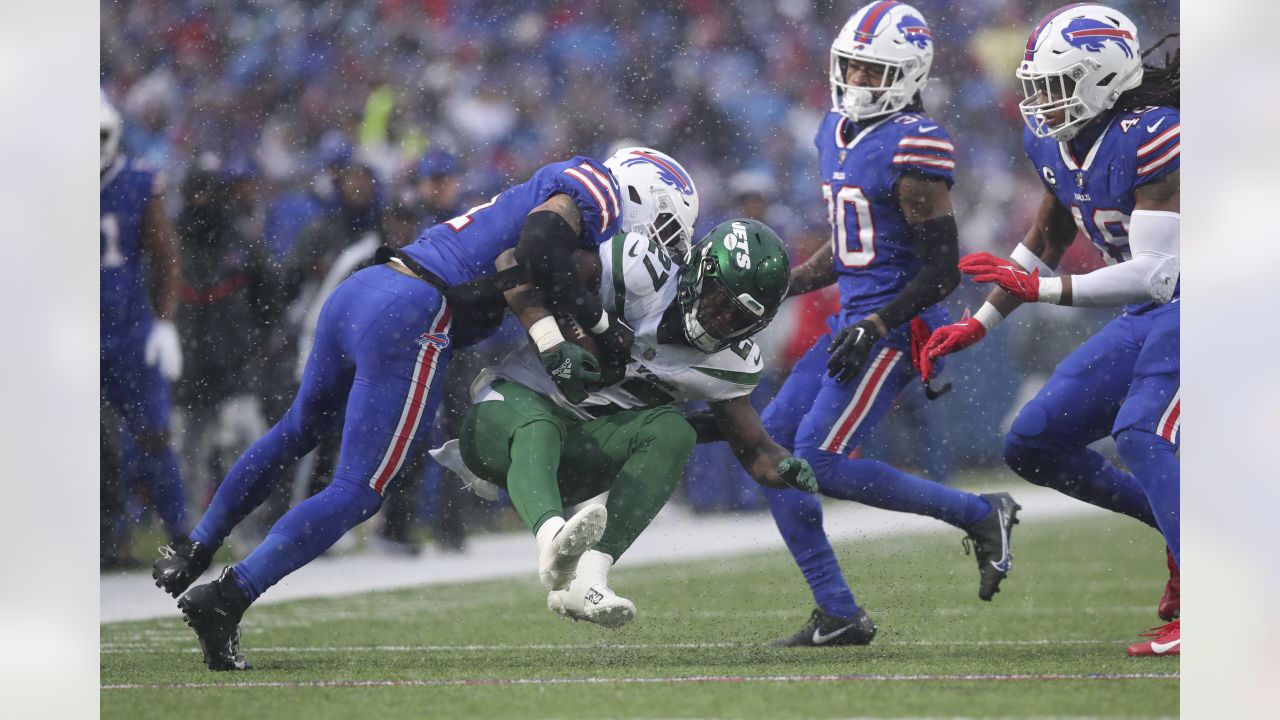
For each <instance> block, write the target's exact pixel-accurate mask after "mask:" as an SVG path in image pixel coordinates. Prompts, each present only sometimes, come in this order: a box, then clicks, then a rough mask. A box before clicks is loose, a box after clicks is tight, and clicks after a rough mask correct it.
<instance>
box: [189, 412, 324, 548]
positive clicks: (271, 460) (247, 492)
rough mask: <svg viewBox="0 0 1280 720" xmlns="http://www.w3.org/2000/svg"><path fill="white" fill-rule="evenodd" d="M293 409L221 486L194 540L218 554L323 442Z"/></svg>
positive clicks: (234, 468)
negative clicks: (293, 468)
mask: <svg viewBox="0 0 1280 720" xmlns="http://www.w3.org/2000/svg"><path fill="white" fill-rule="evenodd" d="M295 417H296V415H295V410H294V409H293V408H290V409H289V411H288V412H286V413H285V415H284V417H283V418H281V419H280V422H278V423H276V424H275V426H274V427H272V428H271V429H270V430H268V431H267V434H266V435H263V436H262V437H260V438H258V441H257V442H255V443H254V444H253V445H252V446H251V447H250V448H249V449H248V450H246V451H245V453H244V454H243V455H241V456H240V459H239V460H236V464H235V465H233V466H232V467H231V472H229V473H227V477H226V479H224V480H223V481H222V484H221V485H219V486H218V491H217V492H216V493H214V495H213V500H212V501H211V502H210V503H209V508H208V509H207V510H205V513H204V517H202V518H201V519H200V524H199V525H197V526H196V529H195V530H192V531H191V539H192V540H195V541H196V542H199V543H202V544H204V545H205V547H207V548H209V550H210V551H217V549H218V548H219V547H221V546H222V541H223V540H225V539H226V537H227V535H228V534H230V533H231V530H232V528H234V527H235V526H236V525H237V524H239V523H240V521H241V520H244V519H245V517H247V516H248V515H249V513H251V512H253V510H254V508H256V507H258V506H259V505H261V504H262V503H263V502H265V501H266V499H267V497H268V496H270V495H271V490H272V488H273V487H274V485H275V483H277V482H280V481H281V480H283V479H284V478H286V477H287V476H288V474H287V473H286V470H287V469H288V468H289V467H290V466H291V465H292V464H293V463H295V462H297V461H298V460H299V459H300V458H301V457H302V456H303V455H306V454H307V453H308V452H310V451H311V450H312V448H314V447H315V446H316V445H317V444H318V443H319V440H320V438H319V435H317V434H316V432H315V431H311V432H306V431H304V430H303V429H302V425H301V423H300V422H297V421H295V419H294V418H295Z"/></svg>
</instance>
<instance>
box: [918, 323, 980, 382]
mask: <svg viewBox="0 0 1280 720" xmlns="http://www.w3.org/2000/svg"><path fill="white" fill-rule="evenodd" d="M986 335H987V329H986V328H985V327H983V326H982V323H980V322H978V319H977V318H972V317H969V311H968V310H965V311H964V317H962V318H960V322H954V323H951V324H950V325H943V326H942V327H940V328H938V329H937V330H934V331H933V334H932V335H930V336H929V341H928V342H926V343H925V345H924V350H923V352H922V354H921V357H920V363H919V366H918V367H919V369H920V378H921V379H922V380H924V381H925V382H928V381H929V378H930V377H931V376H932V375H933V361H934V360H937V359H938V358H940V357H942V356H943V355H950V354H951V353H957V352H960V351H961V350H963V349H965V348H967V347H969V346H970V345H973V344H974V343H976V342H978V341H979V340H981V339H982V338H984V337H986Z"/></svg>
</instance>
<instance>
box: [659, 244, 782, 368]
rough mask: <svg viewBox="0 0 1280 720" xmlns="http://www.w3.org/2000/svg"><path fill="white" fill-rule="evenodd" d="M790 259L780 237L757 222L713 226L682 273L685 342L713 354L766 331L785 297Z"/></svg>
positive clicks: (682, 311) (694, 251)
mask: <svg viewBox="0 0 1280 720" xmlns="http://www.w3.org/2000/svg"><path fill="white" fill-rule="evenodd" d="M790 280H791V261H790V260H789V259H788V258H787V250H786V248H785V247H783V245H782V241H781V240H779V239H778V235H777V234H776V233H774V232H773V230H771V229H769V226H768V225H765V224H764V223H761V222H756V221H755V220H747V219H739V220H728V221H725V222H722V223H720V224H719V225H717V226H716V227H715V228H714V229H713V230H712V231H711V232H709V233H707V234H706V236H704V237H703V238H702V239H701V240H699V241H698V243H697V244H696V245H694V246H693V247H692V248H690V250H689V255H688V261H687V262H686V263H685V265H684V267H682V268H681V269H680V295H679V302H680V311H681V316H682V318H683V320H684V323H683V325H684V336H685V339H686V340H688V341H689V344H690V345H692V346H693V347H694V348H696V349H698V350H701V351H702V352H705V353H713V352H717V351H720V350H723V349H724V348H727V347H729V346H730V345H732V344H734V343H735V342H738V341H741V340H743V339H745V338H749V337H751V336H752V335H754V334H756V333H757V332H759V331H760V330H762V329H764V327H765V326H766V325H768V324H769V321H770V320H772V319H773V316H774V315H775V314H776V313H777V312H778V308H779V307H780V306H781V305H782V301H783V299H784V298H786V296H787V286H788V285H789V284H790Z"/></svg>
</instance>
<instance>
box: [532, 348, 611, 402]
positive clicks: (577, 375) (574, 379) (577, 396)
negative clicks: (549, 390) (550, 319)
mask: <svg viewBox="0 0 1280 720" xmlns="http://www.w3.org/2000/svg"><path fill="white" fill-rule="evenodd" d="M538 359H540V360H541V361H542V367H544V368H546V369H547V373H548V374H550V375H551V379H552V380H555V381H556V387H558V388H560V392H562V393H564V396H565V398H566V399H567V400H568V401H569V402H571V403H573V404H574V405H577V404H578V403H580V402H582V401H583V400H586V399H587V386H588V385H595V384H599V382H600V361H599V360H597V359H596V356H595V355H592V354H591V353H589V352H587V350H586V348H584V347H582V346H581V345H575V344H574V343H571V342H562V343H560V344H559V345H556V346H555V347H553V348H551V349H550V350H548V351H546V352H544V353H539V354H538Z"/></svg>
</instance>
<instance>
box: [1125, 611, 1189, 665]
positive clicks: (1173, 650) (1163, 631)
mask: <svg viewBox="0 0 1280 720" xmlns="http://www.w3.org/2000/svg"><path fill="white" fill-rule="evenodd" d="M1181 623H1182V621H1181V620H1174V621H1173V622H1171V623H1169V624H1168V625H1161V626H1160V627H1155V628H1151V629H1150V630H1148V631H1146V632H1144V633H1142V637H1148V638H1151V639H1150V640H1143V641H1142V642H1136V643H1134V644H1132V645H1130V646H1129V651H1128V652H1129V657H1152V656H1155V655H1181V654H1182V625H1181Z"/></svg>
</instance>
